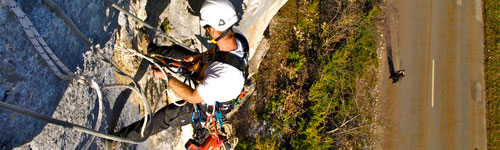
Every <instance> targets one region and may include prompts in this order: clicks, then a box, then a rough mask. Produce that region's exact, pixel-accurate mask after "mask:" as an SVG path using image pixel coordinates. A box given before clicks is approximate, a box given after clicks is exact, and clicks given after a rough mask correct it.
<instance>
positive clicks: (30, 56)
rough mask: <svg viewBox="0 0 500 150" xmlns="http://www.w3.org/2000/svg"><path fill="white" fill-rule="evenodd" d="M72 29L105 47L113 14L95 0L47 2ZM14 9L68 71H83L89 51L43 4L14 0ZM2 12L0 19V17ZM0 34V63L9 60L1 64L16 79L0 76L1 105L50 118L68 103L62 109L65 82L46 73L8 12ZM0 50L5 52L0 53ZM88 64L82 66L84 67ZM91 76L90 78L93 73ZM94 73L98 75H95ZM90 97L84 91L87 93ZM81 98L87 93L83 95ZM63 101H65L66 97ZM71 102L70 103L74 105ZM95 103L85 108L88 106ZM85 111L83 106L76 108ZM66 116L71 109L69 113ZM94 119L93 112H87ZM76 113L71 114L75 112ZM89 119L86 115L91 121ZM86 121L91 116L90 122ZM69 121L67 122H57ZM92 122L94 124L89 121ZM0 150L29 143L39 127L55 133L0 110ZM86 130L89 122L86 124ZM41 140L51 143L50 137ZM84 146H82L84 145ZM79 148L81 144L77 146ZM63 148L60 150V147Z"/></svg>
mask: <svg viewBox="0 0 500 150" xmlns="http://www.w3.org/2000/svg"><path fill="white" fill-rule="evenodd" d="M53 1H54V2H55V3H56V4H57V5H58V6H59V7H60V8H61V9H62V10H63V11H64V12H65V13H66V14H67V15H68V16H69V17H70V18H71V19H72V20H73V22H74V23H75V24H76V25H77V27H78V28H79V29H80V30H81V31H82V32H83V33H84V34H85V35H86V36H87V37H88V38H89V39H91V41H93V44H94V45H95V44H99V45H101V47H102V45H106V44H107V42H108V41H109V39H111V38H112V35H113V30H111V29H114V28H116V26H117V24H118V23H117V20H116V18H117V16H118V12H116V11H114V10H111V9H110V11H109V13H106V9H107V8H108V6H107V5H106V4H105V3H104V2H103V1H101V0H74V1H64V0H53ZM18 6H19V7H20V8H21V9H22V10H23V11H24V12H25V13H26V15H27V17H28V18H29V19H30V20H31V21H32V22H33V24H34V27H35V28H36V29H37V30H38V32H39V33H40V34H41V36H42V38H43V39H45V41H46V42H47V45H48V46H49V47H50V48H51V49H52V51H53V52H54V53H55V55H56V56H57V57H58V58H59V59H60V60H61V61H62V63H63V64H65V65H66V66H68V68H69V69H70V70H72V71H75V70H76V69H75V68H76V67H80V68H84V67H83V65H82V64H84V58H83V55H82V54H83V53H85V52H87V51H89V48H88V47H87V46H86V45H85V44H84V42H82V41H80V40H79V39H78V38H77V36H76V34H74V33H73V32H72V30H70V28H69V27H68V26H67V25H66V24H65V23H64V22H63V20H62V19H61V18H59V17H58V16H57V15H56V14H55V13H54V12H53V11H51V10H50V9H49V8H48V7H47V6H46V5H45V4H44V2H43V1H41V0H37V1H19V2H18ZM3 13H5V14H3ZM0 18H2V19H0V20H5V21H4V22H0V26H2V27H9V28H2V29H0V32H1V33H3V34H4V35H6V36H2V37H0V59H1V60H7V59H9V60H13V61H12V63H7V64H6V65H7V68H14V70H13V71H12V72H11V73H16V74H19V75H18V76H17V77H16V79H17V78H23V79H24V80H23V81H17V80H14V79H13V78H12V77H10V76H5V75H4V74H3V73H2V75H1V76H0V82H1V83H2V84H1V85H0V99H1V100H2V101H3V102H7V103H9V104H13V105H16V106H19V107H23V108H27V109H30V110H32V111H35V112H38V113H40V114H43V115H46V116H53V115H54V112H55V111H56V108H57V107H58V106H59V107H61V108H60V109H68V108H64V106H67V105H71V104H62V103H61V100H62V99H64V96H65V95H64V93H65V92H66V93H68V92H73V91H75V90H73V91H72V90H70V91H68V89H67V88H68V83H69V82H68V81H64V80H61V79H59V78H58V77H57V76H55V74H54V73H53V72H51V71H50V69H49V67H48V65H47V64H46V63H45V62H44V61H43V59H42V58H41V57H40V56H38V54H37V52H36V51H35V49H34V47H33V45H31V44H30V41H29V40H28V38H27V36H26V35H25V34H24V32H23V30H22V27H21V26H20V25H19V22H18V20H17V19H16V18H15V17H14V15H13V13H12V12H10V11H6V9H5V11H0ZM4 47H5V49H4ZM87 63H88V62H87ZM95 73H96V72H93V73H92V74H95ZM97 74H99V73H97ZM89 93H90V91H89ZM83 94H87V93H83ZM68 95H70V96H68V97H66V98H68V99H71V98H72V97H71V95H72V94H68ZM75 101H76V100H75ZM94 104H95V102H92V103H90V104H89V105H91V106H94ZM80 107H86V106H80ZM69 111H70V112H71V110H69ZM93 112H95V113H96V114H97V110H93ZM75 113H76V112H75ZM91 115H94V116H95V114H88V115H87V116H91ZM90 118H92V117H90ZM59 119H62V120H71V119H68V118H59ZM92 121H95V120H92ZM0 122H1V125H0V147H1V148H0V149H12V148H15V147H19V146H21V145H24V144H26V143H28V142H31V141H32V140H33V139H34V138H35V137H36V136H37V135H39V134H40V133H41V132H42V131H43V130H44V129H45V128H49V127H50V128H61V127H54V126H46V125H47V123H46V122H42V121H38V120H36V119H33V118H30V117H25V116H22V115H17V114H13V113H11V112H7V111H4V110H0ZM91 124H92V125H93V124H95V122H92V123H91ZM43 138H47V141H51V140H53V139H50V138H51V137H43ZM84 142H85V141H82V143H84ZM80 145H81V144H80ZM63 147H64V146H63Z"/></svg>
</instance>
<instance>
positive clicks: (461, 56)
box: [377, 0, 486, 150]
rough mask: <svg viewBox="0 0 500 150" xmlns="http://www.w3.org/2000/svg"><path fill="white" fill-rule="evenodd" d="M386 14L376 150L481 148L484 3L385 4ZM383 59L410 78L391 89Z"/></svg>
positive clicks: (411, 0)
mask: <svg viewBox="0 0 500 150" xmlns="http://www.w3.org/2000/svg"><path fill="white" fill-rule="evenodd" d="M385 9H386V12H387V15H388V16H387V17H386V19H385V31H384V35H383V36H384V38H385V42H386V45H382V52H383V54H384V55H383V57H382V59H381V60H382V61H383V64H382V65H383V68H382V69H384V70H383V71H381V73H380V74H379V77H380V78H381V79H380V80H379V83H378V87H379V90H380V92H379V96H378V98H379V101H380V105H379V107H378V111H379V115H378V116H379V118H380V119H382V123H383V125H382V126H381V128H379V129H377V133H378V135H379V137H380V144H379V145H378V146H377V148H378V149H397V150H400V149H440V150H441V149H466V150H474V149H479V150H484V149H486V121H485V102H484V87H485V86H484V85H485V84H484V82H485V81H484V72H483V71H484V65H483V64H484V63H483V62H484V60H483V58H484V54H483V41H484V40H483V27H482V26H483V22H482V14H481V13H482V2H481V0H389V3H388V6H387V7H386V8H385ZM388 50H389V52H390V53H387V51H388ZM388 54H389V56H390V54H392V62H393V66H394V70H399V69H406V73H407V74H406V77H405V78H404V79H402V80H401V81H399V82H397V83H395V84H392V83H391V80H389V79H388V78H389V66H391V65H390V64H389V63H390V62H389V61H388V59H387V58H388V57H387V55H388ZM389 58H390V57H389Z"/></svg>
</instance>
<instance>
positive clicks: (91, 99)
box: [0, 0, 286, 149]
mask: <svg viewBox="0 0 500 150" xmlns="http://www.w3.org/2000/svg"><path fill="white" fill-rule="evenodd" d="M0 1H1V0H0ZM53 1H54V2H55V3H56V4H57V5H58V6H59V7H60V8H61V9H62V10H63V11H64V12H65V13H66V14H67V15H68V16H69V17H70V18H71V19H72V20H73V22H74V23H75V24H76V26H77V27H78V28H79V29H80V30H81V31H82V32H83V33H84V34H85V36H86V37H87V38H89V39H90V40H91V41H92V43H93V44H94V45H98V46H97V47H98V48H97V49H98V50H99V51H100V52H102V53H104V55H105V57H107V58H108V59H112V57H113V55H114V54H116V53H115V52H114V51H115V49H114V48H113V46H114V45H120V46H123V47H129V48H132V44H131V42H130V41H132V40H133V39H134V36H135V34H137V30H136V29H138V28H140V27H141V25H140V24H138V23H137V22H136V21H133V20H131V19H129V18H128V17H126V16H125V15H123V14H122V13H120V12H119V11H117V10H115V9H113V8H110V7H108V5H107V4H106V3H105V2H104V1H102V0H72V1H64V0H53ZM16 2H17V3H18V5H19V7H20V8H21V9H22V10H23V11H24V12H25V13H26V15H27V17H28V18H29V19H31V21H33V24H34V26H35V28H36V29H37V30H38V31H39V32H40V34H41V36H42V37H43V38H44V39H45V41H46V42H47V44H48V46H49V47H50V48H51V49H52V50H53V51H54V53H55V54H56V55H57V56H58V57H59V59H61V61H62V62H63V63H64V64H65V65H67V66H68V67H69V68H70V69H71V70H72V71H74V72H76V73H77V74H81V75H85V76H87V77H91V78H93V79H95V80H96V81H97V82H98V83H99V84H111V83H116V82H117V81H116V77H115V74H114V72H113V71H112V70H111V69H110V67H109V65H107V64H105V63H103V62H102V61H100V60H99V58H98V57H97V56H95V54H94V53H92V52H91V51H90V50H89V49H88V48H87V47H86V46H85V44H84V43H83V42H82V41H80V40H79V39H78V38H77V36H76V35H75V34H74V33H73V32H72V30H70V29H69V27H68V26H67V25H66V24H65V23H64V22H63V21H62V20H61V19H60V18H59V17H58V16H57V15H56V14H55V13H54V12H52V11H51V10H50V9H49V8H48V7H47V6H46V5H45V3H44V2H43V1H42V0H17V1H16ZM115 2H116V1H115ZM202 2H203V0H188V1H184V0H175V1H174V0H149V1H147V0H135V1H122V0H120V1H118V2H117V3H118V4H119V5H120V6H122V7H123V8H125V9H127V10H129V11H130V12H132V13H134V14H137V16H138V17H140V18H141V19H144V20H146V22H147V23H149V24H152V25H153V26H157V27H159V26H160V24H161V23H162V22H163V21H164V20H165V19H166V18H168V20H169V22H170V24H169V30H168V31H167V34H169V35H170V36H171V37H173V38H175V39H177V40H178V41H179V42H182V43H184V44H186V45H191V48H193V49H198V50H200V51H204V50H206V48H204V46H203V45H204V42H203V41H204V40H199V39H200V37H202V36H201V35H204V31H203V29H202V28H201V27H200V26H199V25H198V15H199V13H198V12H199V9H200V8H201V4H202ZM232 2H233V4H234V6H235V7H236V9H237V12H238V14H239V15H240V18H241V19H242V20H241V21H240V22H239V23H238V26H237V27H236V28H238V29H239V30H240V31H242V32H243V33H244V34H245V35H247V38H248V39H249V42H250V43H251V44H250V46H251V53H252V54H254V52H255V49H256V46H257V45H258V43H259V41H260V39H261V38H262V35H263V32H264V30H265V28H266V27H267V24H268V23H269V20H270V19H271V18H272V16H274V14H275V13H276V12H277V11H278V9H279V8H280V7H281V6H282V5H283V4H284V3H285V2H286V0H276V1H271V0H268V1H265V0H244V1H232ZM0 33H3V34H2V36H0V83H1V84H0V100H1V101H3V102H7V103H9V104H14V105H17V106H20V107H23V108H27V109H30V110H33V111H36V112H38V113H41V114H44V115H47V116H51V117H53V118H57V119H60V120H64V121H68V122H72V123H75V124H79V125H82V126H86V127H93V126H94V124H95V123H96V118H97V117H96V116H97V107H98V105H97V102H96V99H97V96H96V94H95V92H93V90H91V89H90V88H89V87H87V86H85V85H82V84H79V83H77V82H69V81H65V80H61V79H59V78H58V77H57V76H55V75H54V73H52V72H51V71H50V69H49V67H48V66H47V64H46V63H45V62H44V61H43V59H41V57H40V56H39V55H38V54H37V52H36V51H35V50H34V47H33V45H31V43H30V42H29V40H28V38H27V36H26V35H25V34H24V32H23V30H22V27H21V26H20V24H19V22H18V21H17V19H16V17H15V16H14V15H13V13H12V12H10V11H9V10H8V8H7V7H3V8H0ZM148 34H149V35H150V37H152V38H154V41H155V43H157V44H160V45H171V44H172V42H169V41H167V40H166V39H163V38H161V37H160V36H157V35H155V34H154V33H153V32H148ZM264 54H265V53H264ZM259 55H263V54H260V53H259ZM251 56H253V55H251ZM253 57H260V56H253ZM115 61H117V60H115ZM257 64H258V63H257ZM257 64H251V65H257ZM254 68H255V67H254ZM132 76H133V74H132ZM145 76H146V77H145V78H148V76H149V74H146V75H145ZM141 83H143V84H144V83H145V81H141ZM103 92H104V95H105V96H104V97H105V99H104V110H105V111H104V116H103V121H102V123H101V127H100V131H101V132H108V126H109V125H110V122H111V121H110V120H111V119H110V116H112V112H113V111H112V110H113V106H115V101H117V100H118V97H119V95H120V94H121V93H122V92H123V90H122V89H111V90H104V91H103ZM130 98H132V97H130ZM120 102H122V101H120ZM125 102H126V101H125ZM138 107H139V106H137V105H135V104H131V103H125V106H124V108H123V110H122V112H121V115H120V118H119V121H118V123H117V127H123V126H125V125H127V124H129V123H132V122H133V121H135V120H138V119H139V118H140V115H139V114H140V112H139V109H138ZM180 135H181V131H180V128H170V129H168V130H166V131H164V132H162V133H161V134H158V135H156V136H153V137H152V138H151V139H150V140H148V141H147V142H145V143H143V144H140V145H135V146H132V147H131V148H133V149H179V148H182V147H183V140H181V139H180V138H179V136H180ZM88 140H89V135H88V134H84V133H81V132H78V131H74V130H71V129H65V128H62V127H59V126H55V125H50V124H47V123H45V122H42V121H38V120H35V119H32V118H29V117H25V116H21V115H17V114H13V113H11V112H8V111H5V110H2V109H0V149H12V148H16V149H82V148H87V147H86V146H85V144H86V143H87V141H88ZM102 141H103V140H102V139H100V138H97V139H96V140H95V141H94V142H93V144H92V145H90V147H89V148H90V149H102V148H103V142H102Z"/></svg>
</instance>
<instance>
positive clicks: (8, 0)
mask: <svg viewBox="0 0 500 150" xmlns="http://www.w3.org/2000/svg"><path fill="white" fill-rule="evenodd" d="M44 1H45V2H46V3H47V5H49V7H50V8H51V9H55V10H57V11H56V12H57V13H58V15H59V16H60V17H62V18H63V20H65V22H66V23H67V24H70V26H72V28H71V29H72V30H73V31H74V32H75V33H77V34H79V35H78V37H79V38H81V39H82V38H83V41H84V42H85V43H86V44H87V45H92V44H91V43H90V41H88V40H87V39H86V38H85V37H84V36H82V34H81V32H80V31H79V30H78V29H77V28H76V27H74V23H72V21H71V20H70V19H69V18H67V15H65V14H63V13H62V11H61V10H60V8H58V7H57V6H55V5H54V3H53V2H52V1H50V0H44ZM0 2H1V5H8V8H9V9H10V10H11V11H12V12H13V13H14V15H15V16H16V18H17V19H18V21H19V23H20V24H21V25H22V27H23V30H24V32H25V34H26V35H27V36H28V38H29V40H30V42H31V43H32V44H33V46H34V47H35V50H36V51H37V52H38V53H39V55H40V56H41V57H42V59H43V60H44V61H45V62H46V63H47V64H48V65H49V67H50V69H51V71H52V72H54V74H55V75H56V76H57V77H59V78H61V79H63V80H68V81H70V80H76V81H78V82H79V83H83V84H85V85H87V86H89V87H91V88H93V89H94V90H96V92H97V97H98V102H99V108H98V109H99V110H98V117H97V123H96V125H95V127H94V129H89V128H87V127H83V126H80V125H76V124H72V123H69V122H66V121H61V120H57V119H54V118H51V117H47V116H44V115H41V114H39V113H36V112H34V111H31V110H28V109H25V108H21V107H18V106H15V105H11V104H8V103H5V102H0V108H3V109H6V110H10V111H12V112H16V113H19V114H22V115H26V116H30V117H33V118H36V119H39V120H41V121H45V122H48V123H51V124H55V125H59V126H62V127H67V128H72V129H74V130H77V131H81V132H84V133H87V134H90V135H92V136H97V137H101V138H105V139H110V140H115V141H119V142H127V143H133V144H138V143H141V142H143V141H145V140H147V138H148V137H149V135H150V133H151V130H152V123H153V122H152V120H151V119H150V118H151V117H152V115H151V114H152V112H151V109H150V106H149V104H148V102H147V99H146V96H145V94H144V92H143V90H142V89H141V87H140V86H139V84H138V83H137V82H136V81H135V80H134V79H133V78H132V77H130V76H129V75H127V74H125V73H123V72H122V71H120V70H119V69H118V68H117V67H116V66H114V65H113V64H112V63H111V61H109V60H107V58H105V57H104V55H103V54H101V53H100V52H98V51H95V47H94V46H91V50H92V51H93V52H94V53H97V54H98V56H100V58H101V60H102V61H103V62H105V63H107V64H110V65H111V67H112V68H113V70H114V71H116V72H117V73H118V74H120V75H123V76H125V77H127V78H129V79H131V80H132V81H133V83H134V85H135V87H134V86H130V85H122V84H112V85H103V86H102V87H99V85H98V84H97V82H95V81H94V80H90V79H87V78H86V77H84V76H78V75H75V74H74V73H73V72H71V71H70V70H69V69H68V68H67V67H66V66H65V65H64V64H63V63H62V62H61V61H60V60H59V59H58V58H57V56H56V55H55V54H54V53H53V52H52V50H51V49H50V47H49V46H48V45H47V44H46V42H45V41H44V40H43V38H42V37H41V36H40V34H39V33H38V31H37V30H36V29H35V28H34V26H33V24H32V22H31V21H30V20H29V18H28V17H27V15H26V14H25V13H24V12H23V11H22V10H21V9H20V8H19V7H18V5H17V3H16V2H14V1H13V0H1V1H0ZM61 14H63V15H61ZM106 88H127V89H131V90H132V91H135V92H137V93H138V94H139V95H140V97H141V98H142V99H143V100H144V101H143V102H144V105H145V108H146V113H147V115H146V116H145V117H144V118H145V121H144V124H143V127H142V131H141V134H142V136H143V137H142V138H141V139H138V140H131V139H127V138H123V137H118V136H113V135H108V134H104V133H101V132H98V130H99V127H100V122H101V118H102V107H103V106H102V92H101V89H106ZM147 125H149V126H147ZM146 126H147V127H148V129H147V130H148V131H147V132H146V131H145V130H146ZM144 133H147V134H146V135H145V134H144ZM90 139H91V140H90V142H92V141H93V139H94V138H93V137H91V138H90ZM89 145H90V144H89V143H87V144H86V148H85V149H87V148H88V146H89Z"/></svg>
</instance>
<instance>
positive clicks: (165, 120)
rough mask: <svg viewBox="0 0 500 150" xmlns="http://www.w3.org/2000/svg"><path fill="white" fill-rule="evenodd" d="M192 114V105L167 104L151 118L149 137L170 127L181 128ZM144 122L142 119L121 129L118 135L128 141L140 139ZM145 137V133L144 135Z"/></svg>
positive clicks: (187, 122)
mask: <svg viewBox="0 0 500 150" xmlns="http://www.w3.org/2000/svg"><path fill="white" fill-rule="evenodd" d="M192 113H193V105H192V104H189V103H188V104H186V105H184V106H176V105H174V104H169V105H167V106H165V107H163V108H162V109H160V110H159V111H158V112H156V113H155V114H154V116H153V130H152V132H151V135H153V134H156V133H158V132H160V131H163V130H165V129H167V128H168V127H170V126H174V127H175V126H183V125H186V124H189V123H191V120H190V119H191V115H192ZM143 122H144V118H143V119H141V120H139V121H137V122H135V123H132V124H130V125H128V126H127V127H124V128H122V129H121V130H120V131H119V132H118V135H119V136H121V137H126V138H130V139H135V140H136V139H140V138H141V137H142V136H141V128H142V125H143ZM145 135H146V133H145Z"/></svg>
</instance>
